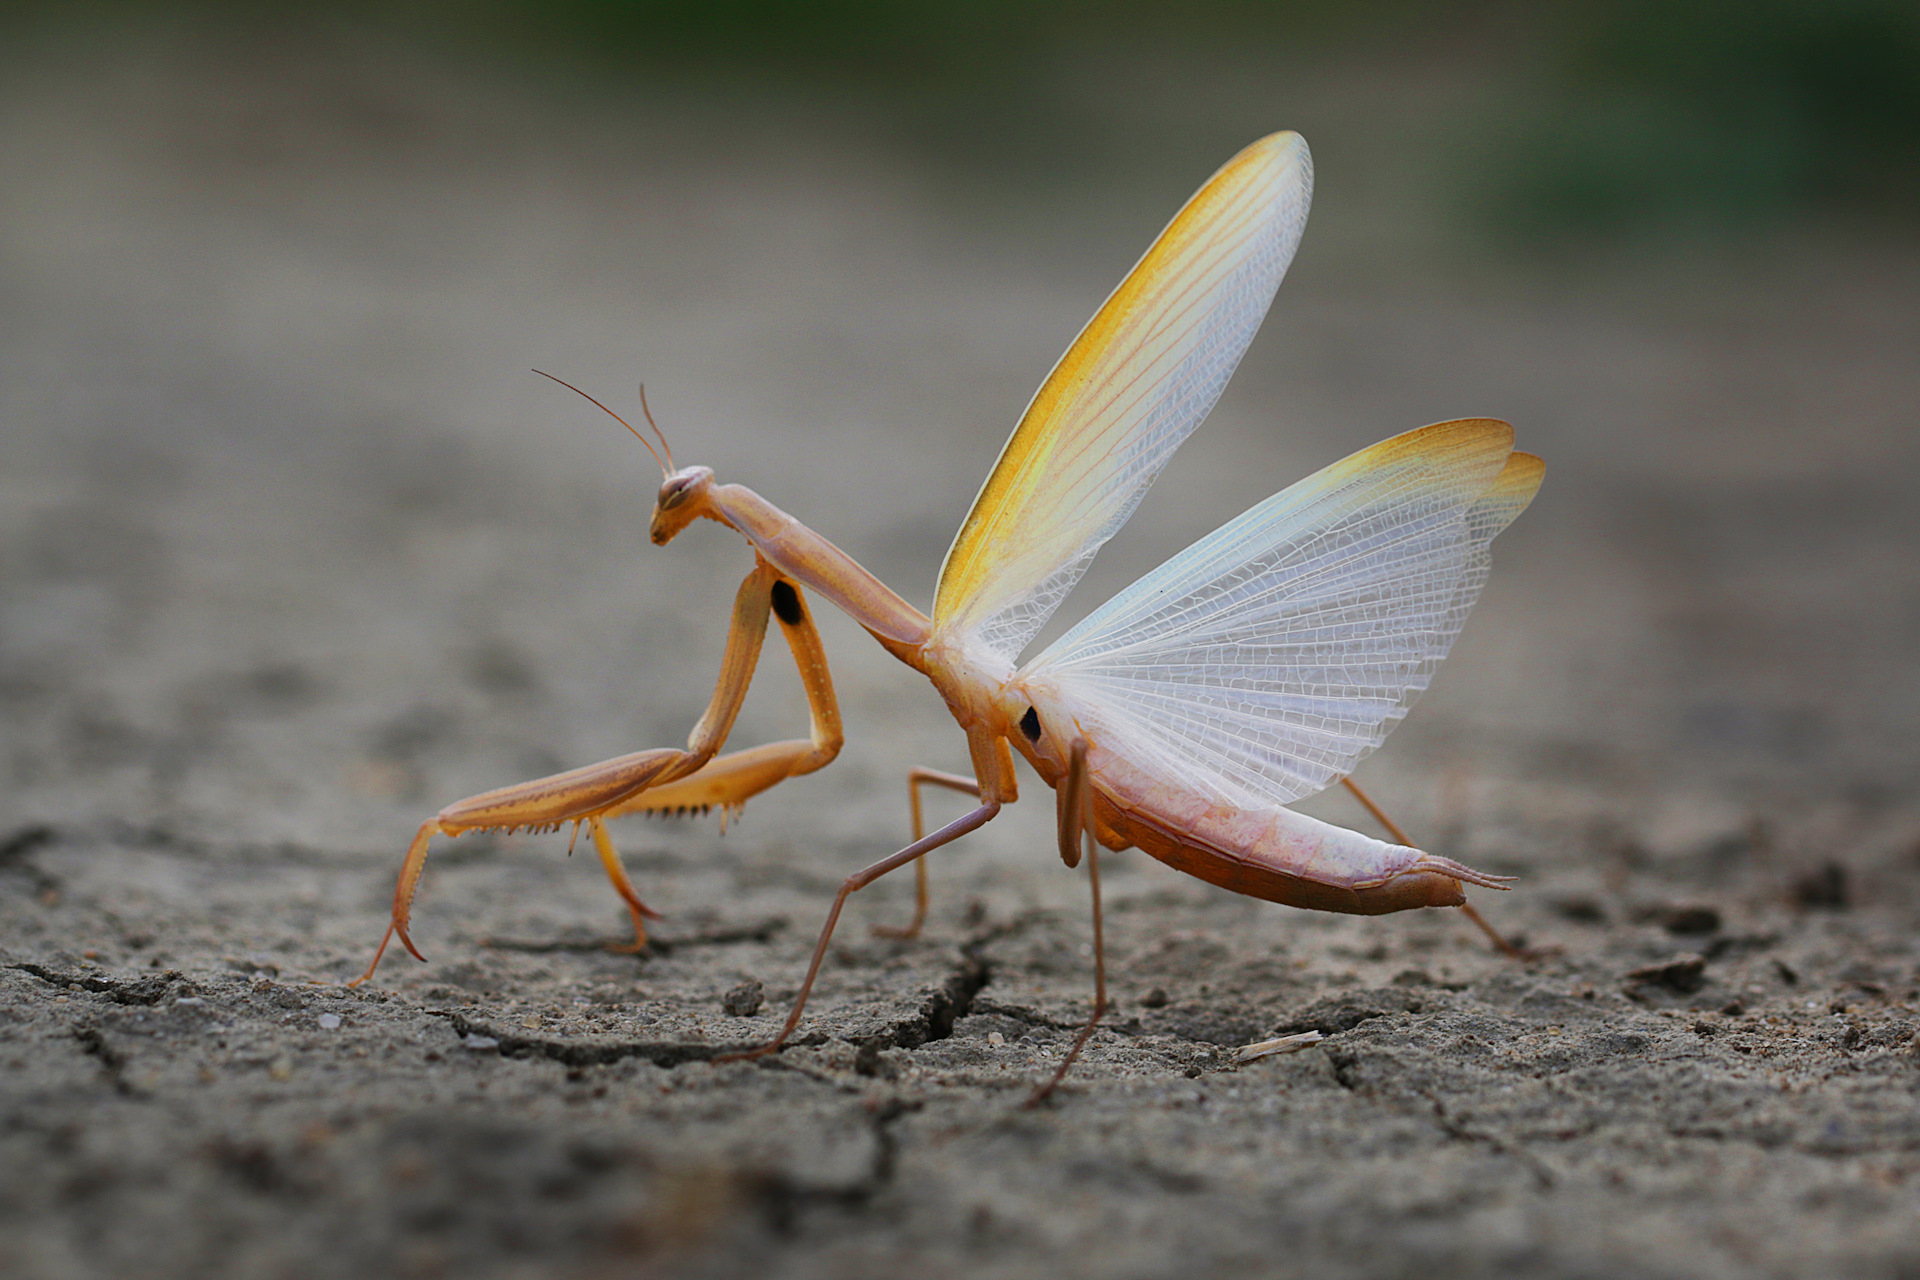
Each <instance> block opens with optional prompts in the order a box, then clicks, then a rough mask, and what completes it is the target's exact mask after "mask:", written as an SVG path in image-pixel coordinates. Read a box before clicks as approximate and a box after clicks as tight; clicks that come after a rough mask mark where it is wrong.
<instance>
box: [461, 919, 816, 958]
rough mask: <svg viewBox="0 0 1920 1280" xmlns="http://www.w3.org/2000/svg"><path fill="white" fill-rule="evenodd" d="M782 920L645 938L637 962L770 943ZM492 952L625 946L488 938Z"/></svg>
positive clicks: (593, 950) (615, 942)
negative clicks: (704, 949)
mask: <svg viewBox="0 0 1920 1280" xmlns="http://www.w3.org/2000/svg"><path fill="white" fill-rule="evenodd" d="M787 923H788V922H787V918H786V917H785V916H769V917H767V918H766V919H765V920H761V921H757V922H756V923H753V924H743V925H735V926H732V927H730V928H722V929H707V930H704V931H702V932H700V933H690V934H687V935H686V936H685V937H679V938H675V937H660V936H658V935H656V934H652V933H649V934H648V935H647V946H646V949H645V950H644V951H641V952H638V953H637V955H638V958H639V959H641V960H645V959H647V958H648V957H649V956H656V955H658V956H670V955H672V954H673V953H674V952H676V951H679V950H682V949H685V948H688V947H726V946H733V945H736V944H738V943H742V942H771V941H772V940H773V938H774V937H775V935H777V934H779V933H781V932H782V931H783V930H785V929H786V927H787ZM480 945H481V946H483V947H489V948H491V949H493V950H495V951H518V952H523V953H526V954H528V955H548V954H553V953H558V952H591V953H598V952H601V951H621V950H624V949H625V946H626V944H625V943H624V942H622V941H620V940H616V939H607V938H583V939H573V938H555V939H551V940H546V941H541V940H537V939H521V938H488V939H485V940H484V941H482V942H481V943H480Z"/></svg>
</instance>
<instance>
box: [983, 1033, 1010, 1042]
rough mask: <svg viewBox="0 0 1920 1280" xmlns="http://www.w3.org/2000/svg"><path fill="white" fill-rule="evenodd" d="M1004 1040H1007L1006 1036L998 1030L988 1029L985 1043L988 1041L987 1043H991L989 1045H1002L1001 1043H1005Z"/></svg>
mask: <svg viewBox="0 0 1920 1280" xmlns="http://www.w3.org/2000/svg"><path fill="white" fill-rule="evenodd" d="M1006 1042H1007V1038H1006V1037H1005V1036H1003V1035H1001V1034H1000V1033H999V1032H998V1031H989V1032H987V1043H988V1044H991V1045H1002V1044H1005V1043H1006Z"/></svg>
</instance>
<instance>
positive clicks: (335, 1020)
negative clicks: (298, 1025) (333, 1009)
mask: <svg viewBox="0 0 1920 1280" xmlns="http://www.w3.org/2000/svg"><path fill="white" fill-rule="evenodd" d="M316 1021H317V1022H319V1024H320V1029H321V1030H322V1031H338V1030H339V1029H340V1015H339V1014H337V1013H323V1014H321V1015H320V1016H319V1018H317V1019H316Z"/></svg>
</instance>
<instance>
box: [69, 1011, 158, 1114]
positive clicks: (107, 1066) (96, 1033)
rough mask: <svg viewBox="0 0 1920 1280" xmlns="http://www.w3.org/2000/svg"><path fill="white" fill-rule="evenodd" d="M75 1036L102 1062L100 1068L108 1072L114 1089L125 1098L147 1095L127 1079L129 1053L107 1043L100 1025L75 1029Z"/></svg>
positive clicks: (84, 1049)
mask: <svg viewBox="0 0 1920 1280" xmlns="http://www.w3.org/2000/svg"><path fill="white" fill-rule="evenodd" d="M73 1038H74V1039H75V1040H77V1041H79V1043H80V1048H81V1050H82V1051H83V1052H85V1053H86V1054H87V1056H88V1057H90V1058H96V1059H98V1060H99V1062H100V1069H101V1070H102V1071H104V1072H106V1076H107V1080H108V1082H109V1083H111V1084H112V1085H113V1091H114V1092H115V1093H117V1094H119V1095H120V1096H121V1097H123V1098H143V1097H145V1096H146V1095H145V1094H143V1093H142V1092H140V1090H138V1089H136V1088H134V1087H133V1084H132V1082H131V1081H129V1080H128V1079H127V1055H126V1054H124V1053H121V1052H120V1051H119V1050H118V1049H116V1048H114V1047H113V1046H112V1045H110V1044H108V1043H107V1037H106V1034H105V1033H104V1032H102V1031H101V1030H100V1028H98V1027H93V1026H83V1027H75V1028H74V1029H73Z"/></svg>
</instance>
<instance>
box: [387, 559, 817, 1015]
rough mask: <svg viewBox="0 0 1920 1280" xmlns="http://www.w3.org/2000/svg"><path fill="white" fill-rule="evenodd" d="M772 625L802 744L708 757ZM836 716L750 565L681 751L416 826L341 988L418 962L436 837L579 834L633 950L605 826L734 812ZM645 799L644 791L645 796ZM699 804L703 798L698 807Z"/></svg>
mask: <svg viewBox="0 0 1920 1280" xmlns="http://www.w3.org/2000/svg"><path fill="white" fill-rule="evenodd" d="M769 612H772V613H774V614H776V615H777V616H778V617H779V619H780V625H781V629H782V630H783V631H784V632H785V633H786V637H787V643H788V645H789V647H791V648H792V650H793V653H794V658H795V661H796V662H797V664H798V665H799V667H800V677H801V681H802V683H803V684H804V685H805V687H806V690H807V701H808V706H809V709H810V712H811V717H812V727H813V733H812V736H811V737H810V738H809V739H807V740H805V741H794V742H780V743H772V744H769V745H768V746H764V747H754V748H751V749H749V750H746V751H739V752H733V753H731V754H728V755H725V756H720V757H719V758H717V759H716V758H715V753H716V752H718V751H719V749H720V748H721V746H722V745H724V744H725V742H726V739H727V735H728V733H730V732H731V731H732V729H733V723H734V721H735V719H736V718H738V716H739V714H740V706H741V703H742V702H743V701H744V700H745V698H746V694H747V686H748V685H749V684H751V683H752V680H753V672H754V668H755V666H756V665H757V664H758V662H759V657H760V648H761V646H762V644H763V643H764V642H765V639H766V633H767V615H768V613H769ZM840 744H841V731H840V713H839V707H838V705H837V704H836V702H835V701H834V697H833V683H832V679H831V677H829V675H828V674H827V668H826V659H825V654H824V651H823V650H822V647H821V644H820V637H819V633H818V632H817V631H815V630H814V627H813V621H812V619H811V618H810V617H809V616H808V614H807V610H806V604H805V602H804V601H803V600H802V599H801V596H800V591H799V588H797V587H796V586H794V585H793V584H792V583H791V582H789V581H787V580H786V578H785V577H783V576H782V575H781V573H780V572H779V571H778V570H777V569H775V568H774V567H773V566H772V565H769V564H768V563H767V562H766V561H764V560H757V562H756V563H755V565H754V567H753V570H752V572H750V573H749V574H747V576H746V579H745V580H744V581H742V582H741V584H740V590H739V592H738V593H737V594H736V595H735V597H734V605H733V623H732V626H731V628H730V629H729V630H728V632H727V642H726V650H725V652H724V653H723V654H722V656H721V660H720V674H719V678H718V680H717V681H716V682H715V685H714V691H713V698H712V700H711V701H710V702H709V703H708V705H707V709H706V712H705V714H703V715H702V716H701V717H700V719H699V721H698V722H697V723H696V724H695V725H694V727H693V732H692V733H690V734H689V735H688V737H687V746H686V748H685V749H684V750H680V749H676V748H673V747H655V748H652V749H649V750H645V751H636V752H633V753H631V754H628V755H624V756H618V757H616V758H614V759H612V760H604V761H601V762H600V763H599V764H591V765H587V766H585V767H583V768H579V769H572V770H569V771H568V772H566V773H559V774H554V775H553V776H551V777H547V778H538V779H535V780H534V781H531V782H522V783H519V784H517V785H515V786H511V787H502V788H500V789H499V790H496V791H488V792H485V793H483V794H481V795H477V796H471V797H469V798H468V799H465V800H461V801H457V802H455V803H454V804H451V805H448V806H447V807H446V808H445V809H442V810H441V811H440V812H439V814H437V815H436V816H435V817H434V818H432V819H431V820H430V821H428V822H425V823H423V824H421V827H420V830H419V832H418V833H416V834H415V836H414V838H413V843H412V844H411V845H409V846H408V848H407V857H406V861H405V862H404V863H403V864H402V866H401V868H400V879H399V883H398V884H397V885H396V886H395V887H394V895H393V917H392V921H391V923H390V924H389V925H388V926H387V932H386V934H385V936H383V937H382V938H381V940H380V947H379V950H377V951H376V952H375V953H374V957H373V962H372V963H371V964H369V965H368V966H367V971H366V972H365V973H363V974H361V975H360V977H359V978H357V979H355V980H354V982H353V983H352V984H351V985H353V986H358V985H359V984H360V983H362V982H365V981H367V980H368V979H369V978H371V977H372V976H373V973H374V970H375V969H377V968H378V967H379V964H380V959H381V957H382V956H383V955H385V954H386V949H387V944H388V943H389V942H391V941H392V940H393V939H394V938H395V937H398V938H399V939H400V942H401V945H403V946H404V947H406V949H407V951H408V952H409V953H410V954H411V955H413V956H414V958H415V959H425V957H424V956H422V955H421V954H420V951H419V949H418V948H417V947H415V946H414V945H413V940H412V939H411V938H410V937H409V936H408V934H407V922H408V917H409V913H410V911H411V909H412V905H413V897H414V894H415V892H416V891H417V890H418V888H419V885H420V876H421V873H422V872H423V871H424V870H425V868H426V860H427V845H428V842H429V841H430V840H431V838H432V837H433V835H434V833H435V832H438V833H440V834H442V835H446V836H457V835H462V834H464V833H466V832H469V831H517V830H534V831H539V830H553V829H554V828H557V827H560V826H562V825H564V824H566V823H568V822H572V823H575V824H576V825H577V824H579V823H582V822H585V823H587V824H588V827H589V830H590V831H591V832H592V835H593V839H594V845H595V848H596V850H597V851H598V852H599V854H600V859H601V862H602V864H603V866H604V867H605V868H606V871H607V875H608V877H609V878H610V879H611V880H612V881H613V885H614V888H615V889H616V890H618V891H619V893H620V896H621V897H622V898H623V899H624V900H625V901H626V903H627V906H628V909H629V911H630V912H631V913H632V916H633V925H634V933H635V946H636V947H638V946H642V945H644V944H645V941H646V930H645V925H644V923H643V917H644V916H647V915H652V914H653V912H652V911H651V909H650V908H648V907H647V906H646V904H645V903H643V902H641V901H640V899H639V897H638V895H637V894H635V893H634V891H633V886H632V885H631V884H630V883H628V881H627V878H626V873H625V871H624V870H622V869H621V867H620V862H619V855H618V852H617V851H616V850H615V849H614V847H613V843H612V839H611V838H610V837H609V836H608V835H607V833H606V830H605V827H604V825H603V819H605V818H608V817H612V816H614V815H616V814H622V813H635V812H641V811H646V810H654V811H660V810H673V809H685V808H688V807H696V806H698V805H701V804H719V805H722V806H723V807H728V808H735V809H737V808H738V807H739V806H740V805H742V804H744V803H745V802H746V800H747V799H748V798H749V797H751V796H753V795H754V794H756V793H757V792H760V791H764V790H765V789H766V788H768V787H771V786H773V785H774V784H775V783H777V782H781V781H784V780H785V779H787V778H789V777H793V776H795V775H796V774H800V773H809V772H811V771H813V770H815V769H818V768H820V767H821V766H822V765H824V764H826V763H827V762H828V761H830V760H832V759H833V757H834V756H835V755H836V754H838V752H839V750H840ZM650 789H652V790H651V791H650ZM702 797H704V799H703V798H702Z"/></svg>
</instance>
